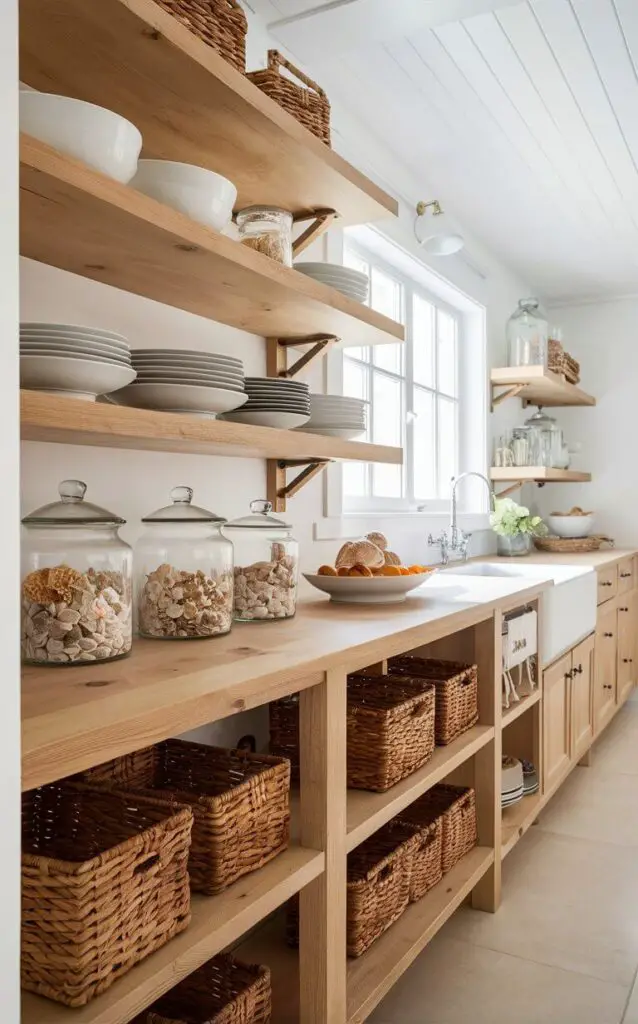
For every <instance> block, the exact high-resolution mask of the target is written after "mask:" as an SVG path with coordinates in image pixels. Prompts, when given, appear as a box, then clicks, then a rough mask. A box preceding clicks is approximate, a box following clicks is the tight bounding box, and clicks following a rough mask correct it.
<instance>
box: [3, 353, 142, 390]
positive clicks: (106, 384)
mask: <svg viewBox="0 0 638 1024" xmlns="http://www.w3.org/2000/svg"><path fill="white" fill-rule="evenodd" d="M134 379H135V370H133V369H132V368H131V367H130V366H120V365H117V364H115V363H112V362H98V361H97V360H93V359H76V358H72V359H68V358H65V357H64V356H50V355H44V356H40V355H21V356H20V386H21V387H23V388H33V389H35V390H40V391H48V390H53V391H65V392H69V393H72V394H73V395H75V396H77V397H84V398H89V399H93V400H95V397H96V395H105V394H108V393H109V392H110V391H116V390H117V389H118V388H122V387H124V386H125V385H126V384H130V383H131V381H133V380H134Z"/></svg>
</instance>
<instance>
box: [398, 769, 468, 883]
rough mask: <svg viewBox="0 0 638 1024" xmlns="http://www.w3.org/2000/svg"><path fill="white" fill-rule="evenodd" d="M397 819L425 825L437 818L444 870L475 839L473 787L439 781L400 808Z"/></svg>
mask: <svg viewBox="0 0 638 1024" xmlns="http://www.w3.org/2000/svg"><path fill="white" fill-rule="evenodd" d="M400 818H401V821H404V822H408V823H410V824H412V825H419V826H420V827H423V826H424V825H429V824H431V823H432V822H434V821H436V819H437V818H440V819H441V825H442V837H441V867H442V869H443V874H444V875H445V874H447V872H448V871H450V870H451V869H452V868H453V867H454V865H455V864H458V862H459V861H460V860H461V858H462V857H464V856H465V854H466V853H469V852H470V850H471V849H473V847H475V846H476V844H477V842H478V832H477V825H476V796H475V793H474V790H473V789H470V788H465V787H463V786H449V785H447V784H446V783H441V784H440V785H438V786H433V787H432V789H430V790H428V792H427V793H424V795H423V796H421V797H419V799H418V800H416V801H415V802H414V803H413V804H411V805H410V806H409V807H406V809H405V811H402V812H401V815H400Z"/></svg>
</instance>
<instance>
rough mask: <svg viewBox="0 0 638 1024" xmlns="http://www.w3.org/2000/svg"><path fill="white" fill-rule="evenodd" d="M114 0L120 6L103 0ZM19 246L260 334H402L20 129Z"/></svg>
mask: <svg viewBox="0 0 638 1024" xmlns="http://www.w3.org/2000/svg"><path fill="white" fill-rule="evenodd" d="M136 2H139V0H136ZM145 2H146V0H145ZM36 6H37V5H36ZM49 6H52V5H49ZM79 6H81V7H83V8H84V5H83V4H80V5H79ZM112 6H115V7H117V8H119V7H122V6H123V4H122V3H120V0H105V8H107V7H109V8H110V7H112ZM153 6H155V5H153ZM88 8H90V9H96V8H97V9H100V10H103V8H102V7H101V3H100V4H98V5H93V4H89V5H88ZM88 8H87V9H88ZM159 13H161V11H159ZM115 52H117V53H118V58H117V59H118V63H119V62H120V61H121V59H122V58H121V54H120V52H119V50H117V47H116V50H115V51H114V53H115ZM156 106H157V105H156V104H155V107H156ZM281 178H282V181H284V182H285V181H286V180H287V175H286V174H282V175H281ZM20 252H21V253H22V255H23V256H29V257H31V258H32V259H35V260H39V261H40V262H42V263H48V264H51V265H52V266H54V267H59V268H61V269H62V270H68V271H71V272H72V273H74V274H80V275H81V276H83V277H89V278H91V279H93V280H95V281H101V282H102V283H104V284H110V285H114V286H115V287H116V288H122V289H124V290H125V291H128V292H133V293H134V294H136V295H143V296H145V297H146V298H150V299H155V300H156V301H158V302H163V303H165V304H168V305H170V306H177V307H178V308H179V309H185V310H188V311H189V312H191V313H198V314H199V315H200V316H205V317H209V318H210V319H211V320H217V321H219V322H221V323H224V324H229V325H230V326H231V327H238V328H240V329H242V330H245V331H249V332H251V333H253V334H259V335H263V336H264V337H274V338H302V337H308V336H312V335H317V334H319V335H334V336H336V337H338V338H342V339H343V340H344V342H345V343H346V344H349V345H374V344H377V343H384V344H386V343H388V342H392V341H403V339H404V330H403V327H402V325H401V324H399V323H396V322H395V321H393V320H390V319H389V318H388V317H386V316H382V314H380V313H377V312H375V311H374V310H372V309H369V308H368V307H367V306H364V305H363V304H362V303H360V302H356V301H355V300H353V299H349V298H347V297H346V296H345V295H342V294H341V292H338V291H336V290H335V289H334V288H329V287H327V286H326V285H323V284H319V283H318V282H317V281H312V280H311V279H310V278H308V277H306V276H305V275H304V274H300V273H299V272H298V271H296V270H293V269H291V268H290V267H285V266H282V264H280V263H277V262H276V261H275V260H271V259H269V258H268V257H267V256H264V255H262V254H261V253H258V252H255V251H253V250H252V249H248V248H246V246H243V245H240V244H239V243H238V242H235V241H233V240H232V239H230V238H226V237H225V236H224V235H221V234H219V233H218V232H216V231H212V230H211V229H210V228H207V227H204V225H202V224H198V223H196V222H195V221H192V220H190V219H189V218H188V217H185V216H184V215H183V214H182V213H179V212H178V211H177V210H174V209H173V208H172V207H169V206H165V205H164V204H163V203H159V202H157V200H155V199H151V198H150V197H149V196H145V195H143V194H142V193H141V192H136V191H135V190H134V189H132V188H130V187H129V186H128V185H121V184H120V183H119V182H117V181H113V180H112V179H111V178H107V177H106V176H105V175H103V174H99V173H98V172H97V171H94V170H92V169H91V168H90V167H87V166H86V165H85V164H83V163H81V162H80V161H79V160H74V159H73V158H72V157H69V156H65V155H64V154H62V153H59V152H57V150H55V149H52V148H51V147H50V146H47V145H46V144H45V143H43V142H39V141H38V140H37V139H33V138H31V137H30V136H28V135H27V136H25V135H22V136H21V145H20Z"/></svg>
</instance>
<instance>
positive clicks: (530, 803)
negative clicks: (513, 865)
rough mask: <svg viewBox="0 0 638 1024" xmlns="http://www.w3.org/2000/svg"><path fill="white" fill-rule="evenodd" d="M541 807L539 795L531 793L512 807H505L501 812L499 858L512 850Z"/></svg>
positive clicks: (541, 802)
mask: <svg viewBox="0 0 638 1024" xmlns="http://www.w3.org/2000/svg"><path fill="white" fill-rule="evenodd" d="M542 806H543V798H542V796H541V794H540V793H532V794H531V795H530V796H524V797H523V799H522V800H519V801H518V803H517V804H513V806H512V807H505V808H503V811H502V827H501V857H503V858H505V857H507V855H508V853H510V852H511V850H513V849H514V847H515V846H516V844H517V842H518V841H519V839H520V838H521V837H522V836H523V835H524V834H525V833H526V832H527V830H528V828H530V827H531V826H532V825H533V824H534V822H535V821H536V818H537V817H538V815H539V813H540V811H541V808H542Z"/></svg>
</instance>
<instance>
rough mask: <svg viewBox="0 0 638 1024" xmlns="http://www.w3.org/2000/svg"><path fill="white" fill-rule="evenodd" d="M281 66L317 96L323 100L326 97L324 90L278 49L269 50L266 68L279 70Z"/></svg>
mask: <svg viewBox="0 0 638 1024" xmlns="http://www.w3.org/2000/svg"><path fill="white" fill-rule="evenodd" d="M281 68H286V70H287V71H290V73H291V75H294V76H295V78H298V79H299V81H300V82H303V84H304V85H307V86H308V88H309V89H312V90H313V91H314V92H316V93H317V95H318V96H321V98H322V99H324V100H325V99H326V94H325V92H324V91H323V89H322V88H321V87H320V86H319V85H317V83H316V82H313V80H312V78H308V75H304V73H303V71H300V69H299V68H296V67H295V65H294V64H291V63H290V61H289V60H286V58H285V57H284V56H283V54H281V53H279V50H269V51H268V70H269V71H277V72H279V71H280V70H281Z"/></svg>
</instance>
